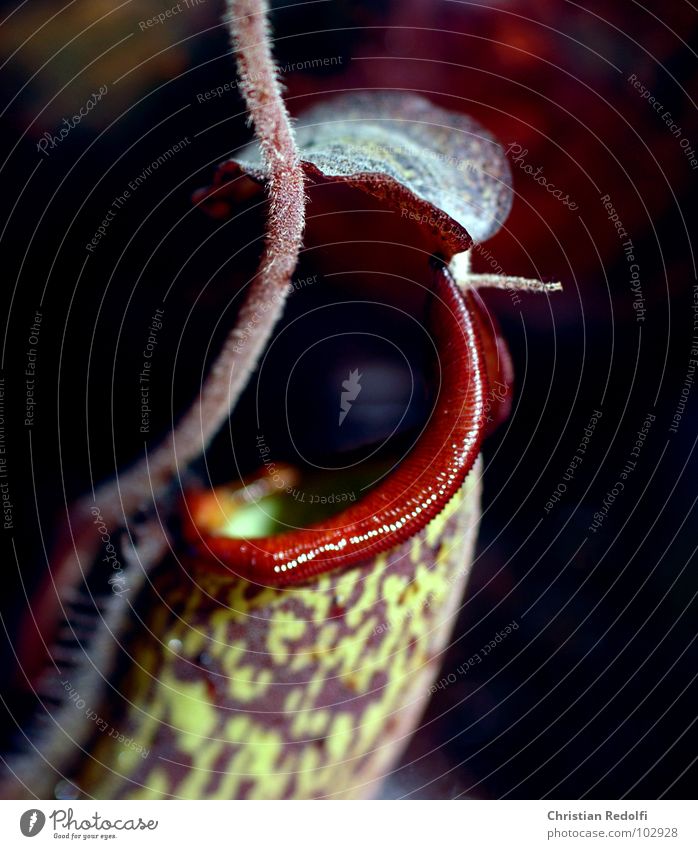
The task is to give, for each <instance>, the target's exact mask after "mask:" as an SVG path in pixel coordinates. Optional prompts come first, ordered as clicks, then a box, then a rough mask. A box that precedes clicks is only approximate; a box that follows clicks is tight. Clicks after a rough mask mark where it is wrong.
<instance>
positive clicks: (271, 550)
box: [185, 264, 509, 587]
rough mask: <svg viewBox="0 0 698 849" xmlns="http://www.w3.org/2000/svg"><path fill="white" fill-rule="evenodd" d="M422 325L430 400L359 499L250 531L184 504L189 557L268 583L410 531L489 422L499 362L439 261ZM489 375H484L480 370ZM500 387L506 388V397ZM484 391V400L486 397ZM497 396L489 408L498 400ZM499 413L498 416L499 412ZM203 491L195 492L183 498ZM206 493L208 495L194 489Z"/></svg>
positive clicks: (380, 546) (490, 337)
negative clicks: (414, 430)
mask: <svg viewBox="0 0 698 849" xmlns="http://www.w3.org/2000/svg"><path fill="white" fill-rule="evenodd" d="M427 327H428V329H429V331H430V333H431V335H432V338H433V340H434V343H435V347H436V352H437V358H438V364H439V367H440V370H441V386H440V388H439V392H438V396H437V399H436V403H435V405H434V408H433V410H432V413H431V416H430V418H429V421H428V422H427V424H426V426H425V428H424V430H423V432H422V434H421V436H420V437H419V439H418V440H417V442H416V443H415V446H414V448H413V449H412V450H411V451H410V453H409V454H408V455H407V457H406V458H405V459H404V460H403V461H402V462H401V463H400V465H399V466H398V467H397V468H396V469H395V470H394V471H393V472H391V473H390V474H389V475H388V476H387V477H386V478H385V480H383V481H382V482H381V483H380V484H378V485H377V486H376V487H375V488H374V489H372V490H371V491H369V492H368V493H367V495H366V496H365V497H364V498H362V499H361V501H359V502H357V503H355V504H352V505H351V506H349V507H347V509H345V510H343V511H341V512H339V513H336V514H335V515H333V516H331V517H330V518H329V519H326V520H323V521H320V522H318V523H317V524H313V525H311V526H310V527H308V528H302V529H298V530H292V531H288V532H283V533H279V534H276V535H272V536H266V537H259V538H255V539H244V538H242V537H230V536H217V535H214V534H212V533H210V532H209V531H208V530H207V529H205V528H203V527H201V526H200V525H197V524H196V523H195V521H194V518H193V514H195V513H196V512H197V511H196V510H195V509H194V510H192V507H194V506H195V505H194V504H193V503H192V504H187V505H186V506H185V512H186V518H185V537H186V539H187V541H188V542H189V544H190V545H191V546H193V552H192V557H191V564H192V565H193V566H194V568H195V569H204V570H208V571H212V572H215V573H217V574H220V575H227V576H229V577H231V578H244V579H246V580H248V581H252V582H255V583H258V584H264V585H271V586H277V587H284V586H292V585H294V584H300V583H303V582H305V581H308V580H309V579H311V578H313V577H314V576H316V575H319V574H322V573H324V572H328V571H330V570H334V569H339V568H344V567H347V566H351V565H354V564H356V563H360V562H362V561H365V560H367V559H369V558H372V557H375V556H376V555H377V554H380V553H381V552H384V551H387V550H389V549H391V548H393V547H394V546H396V545H398V544H400V543H401V542H404V541H405V540H407V539H409V538H410V537H412V536H414V534H416V533H417V532H419V531H420V530H421V529H422V528H424V527H425V526H426V525H427V524H428V523H429V522H430V521H431V520H432V519H433V518H434V517H435V516H436V515H438V514H439V513H440V512H441V511H442V510H443V508H444V507H445V505H446V504H447V503H448V501H450V499H451V498H452V497H453V496H454V495H455V494H456V493H457V492H458V490H459V489H460V487H461V486H462V484H463V481H464V480H465V477H466V475H467V474H468V472H469V471H470V469H471V467H472V465H473V463H474V462H475V459H476V457H477V455H478V453H479V451H480V445H481V443H482V439H483V436H484V435H485V434H486V433H487V432H488V431H489V430H491V428H490V427H488V420H489V422H490V423H491V422H492V416H491V415H488V410H490V409H491V407H492V395H491V393H490V391H489V386H490V376H493V375H499V374H500V373H501V372H502V371H508V370H509V363H508V355H507V359H506V362H505V363H504V367H503V364H502V355H500V351H501V350H502V347H501V345H500V344H498V339H497V337H498V334H497V333H496V331H494V330H493V329H490V327H488V326H487V324H486V323H485V321H484V319H483V316H482V314H481V311H480V308H479V307H478V305H477V304H476V302H475V299H474V296H473V295H472V294H471V293H466V294H464V293H463V292H461V290H460V289H459V288H458V286H457V284H456V283H455V281H454V280H453V278H452V276H451V274H450V273H449V271H448V269H447V268H446V267H445V266H444V265H441V264H439V265H438V267H436V266H435V267H434V286H433V300H432V303H431V304H430V309H429V317H428V320H427ZM488 373H489V374H488ZM508 397H509V393H507V402H506V403H508ZM488 399H489V400H488ZM506 403H504V404H503V403H502V402H501V399H500V401H499V403H498V407H499V408H501V407H502V406H506ZM501 417H502V416H501V413H498V415H497V420H499V419H501ZM197 497H199V498H200V497H202V494H201V493H199V494H198V495H197V494H193V495H191V496H189V500H191V499H194V498H197ZM203 497H213V493H211V492H208V493H205V494H203Z"/></svg>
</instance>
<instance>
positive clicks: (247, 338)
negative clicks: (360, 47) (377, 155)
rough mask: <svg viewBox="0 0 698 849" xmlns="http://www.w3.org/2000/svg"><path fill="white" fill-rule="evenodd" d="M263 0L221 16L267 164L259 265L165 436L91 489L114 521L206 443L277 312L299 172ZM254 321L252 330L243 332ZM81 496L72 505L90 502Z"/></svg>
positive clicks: (293, 256) (289, 262)
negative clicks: (189, 400)
mask: <svg viewBox="0 0 698 849" xmlns="http://www.w3.org/2000/svg"><path fill="white" fill-rule="evenodd" d="M267 12H268V7H267V2H266V0H229V7H228V13H227V15H226V20H227V23H228V26H229V28H230V32H231V38H232V45H233V50H234V52H235V54H236V57H237V64H238V74H239V77H240V89H241V90H242V93H243V96H244V98H245V102H246V103H247V107H248V110H249V114H250V120H251V123H252V124H253V125H254V128H255V133H256V135H257V138H258V140H259V144H260V147H261V150H262V156H263V159H264V162H265V164H266V166H267V173H268V191H269V199H270V204H269V215H268V230H267V234H266V239H265V245H264V250H263V253H262V257H261V260H260V264H259V269H258V272H257V274H256V275H255V277H254V279H253V280H252V281H251V283H250V286H249V290H248V293H247V297H246V299H245V302H244V303H243V305H242V307H241V309H240V312H239V314H238V316H237V320H236V324H235V326H234V327H233V329H232V330H231V332H230V334H229V335H228V338H227V340H226V341H225V343H224V345H223V348H222V350H221V352H220V353H219V355H218V359H217V361H216V362H215V364H214V365H213V367H212V369H211V371H210V373H209V374H208V376H207V377H206V379H205V381H204V384H203V386H202V387H201V390H200V392H199V395H198V397H197V398H196V400H195V401H194V403H193V404H192V405H191V407H190V408H189V409H188V410H187V411H186V413H185V414H184V415H183V416H182V418H181V419H180V421H179V422H178V423H177V425H176V426H175V427H174V428H173V430H172V431H171V432H170V434H169V435H168V436H167V437H166V438H165V440H164V441H163V442H162V443H161V444H160V445H159V446H158V447H157V448H156V449H155V450H154V451H153V452H152V453H151V454H149V455H148V456H146V457H145V458H144V459H143V460H141V461H140V462H139V463H137V464H136V465H135V466H134V467H133V468H131V469H130V470H129V471H127V472H126V473H125V474H123V475H122V476H118V475H117V477H116V478H115V479H113V480H110V481H109V482H108V483H106V484H104V485H103V486H102V487H100V488H99V489H98V490H97V492H96V493H95V498H94V501H96V502H97V503H98V504H99V505H100V509H101V510H102V514H103V515H104V517H105V520H107V521H109V520H110V521H111V522H112V523H120V522H121V521H122V517H124V516H127V515H128V514H129V513H132V512H133V511H135V510H136V509H137V508H138V507H139V505H140V504H141V503H142V502H143V500H144V499H145V498H146V497H147V495H148V494H150V493H151V492H152V495H153V498H157V496H158V494H159V493H161V492H162V491H163V489H164V488H165V487H167V485H168V484H169V483H170V481H171V479H172V477H173V475H174V474H175V472H176V470H177V469H178V468H182V467H185V466H186V465H187V464H188V463H190V462H191V461H192V460H195V459H196V458H197V457H198V456H200V455H201V454H202V453H203V451H204V450H205V449H206V447H207V445H208V444H209V442H210V441H211V439H212V438H213V436H214V435H215V434H216V433H217V431H218V430H219V429H220V427H221V426H222V425H223V423H224V422H225V420H226V418H227V417H228V415H229V414H230V411H231V409H232V408H233V407H234V406H235V403H236V402H237V400H238V398H239V397H240V394H241V393H242V391H243V389H244V388H245V386H246V384H247V381H248V380H249V377H250V374H251V373H252V371H253V369H254V367H255V365H256V364H257V361H258V359H259V357H260V356H261V354H262V352H263V350H264V347H265V346H266V344H267V341H268V339H269V337H270V336H271V333H272V331H273V329H274V326H275V325H276V323H277V321H278V319H279V318H280V316H281V313H282V311H283V307H284V303H285V300H286V296H287V294H288V291H289V282H290V280H291V276H292V275H293V272H294V270H295V268H296V265H297V262H298V254H299V251H300V247H301V241H302V236H303V227H304V222H305V190H304V183H303V172H302V169H301V167H300V163H299V156H298V150H297V148H296V144H295V140H294V137H293V130H292V127H291V122H290V119H289V115H288V112H287V111H286V106H285V104H284V101H283V98H282V95H281V88H280V85H279V80H278V78H277V74H276V69H275V66H274V60H273V57H272V52H271V47H270V32H269V26H268V22H267ZM250 326H252V327H254V328H255V333H248V332H247V331H243V330H242V328H244V327H250ZM92 503H93V500H92V499H91V498H90V499H87V498H85V499H83V500H82V501H81V502H80V504H79V507H80V508H82V507H85V506H90V505H91V504H92Z"/></svg>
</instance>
